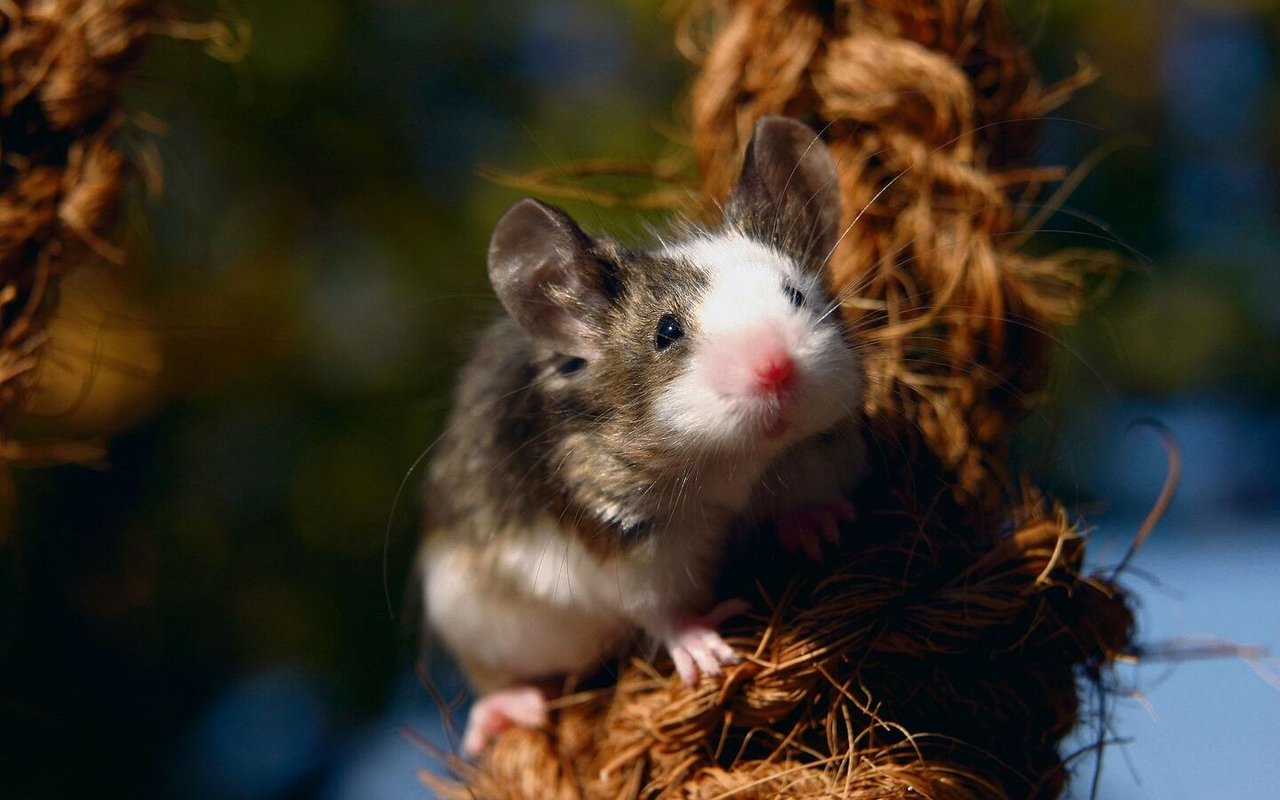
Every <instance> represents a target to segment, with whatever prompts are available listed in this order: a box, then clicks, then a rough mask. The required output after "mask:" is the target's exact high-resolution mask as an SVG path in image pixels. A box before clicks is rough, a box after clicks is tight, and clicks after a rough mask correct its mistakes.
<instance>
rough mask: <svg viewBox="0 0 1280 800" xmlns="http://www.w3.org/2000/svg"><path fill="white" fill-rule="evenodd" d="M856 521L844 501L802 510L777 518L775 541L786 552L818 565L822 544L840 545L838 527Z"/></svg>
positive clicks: (788, 512)
mask: <svg viewBox="0 0 1280 800" xmlns="http://www.w3.org/2000/svg"><path fill="white" fill-rule="evenodd" d="M855 519H857V510H856V509H855V508H854V507H853V504H852V503H850V502H849V501H848V500H845V499H844V498H838V499H836V500H832V501H831V502H829V503H824V504H822V505H817V506H802V507H800V508H794V509H791V510H790V511H787V512H784V513H783V514H780V515H779V516H778V519H777V522H776V523H775V524H776V527H777V531H778V538H779V540H781V542H782V546H783V547H785V548H786V549H787V552H789V553H792V554H793V555H799V554H801V553H803V554H804V556H805V557H806V558H808V559H809V560H810V561H814V562H819V561H822V544H823V542H825V543H827V544H830V545H835V546H837V547H838V546H839V545H840V523H841V522H853V521H854V520H855Z"/></svg>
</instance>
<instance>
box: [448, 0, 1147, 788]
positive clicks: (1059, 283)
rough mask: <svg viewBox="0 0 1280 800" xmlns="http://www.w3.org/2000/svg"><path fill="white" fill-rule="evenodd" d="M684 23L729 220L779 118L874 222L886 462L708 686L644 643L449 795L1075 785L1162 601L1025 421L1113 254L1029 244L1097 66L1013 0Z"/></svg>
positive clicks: (772, 564)
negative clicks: (1093, 562)
mask: <svg viewBox="0 0 1280 800" xmlns="http://www.w3.org/2000/svg"><path fill="white" fill-rule="evenodd" d="M680 42H681V44H682V46H683V47H684V49H685V51H686V52H687V53H688V54H689V55H690V56H691V57H692V58H693V59H694V60H695V62H696V63H697V64H698V65H699V73H698V75H697V77H696V79H695V83H694V86H693V91H692V96H691V129H692V137H691V138H692V146H693V150H694V153H695V155H696V159H697V163H698V167H699V173H700V176H701V184H700V187H699V188H700V197H701V198H702V199H703V200H704V201H705V203H704V208H705V209H708V210H709V212H708V213H712V214H713V213H714V208H715V207H716V206H715V204H716V202H717V201H720V200H722V199H723V198H724V197H725V195H726V194H727V192H728V190H729V188H730V186H731V184H732V183H733V180H734V178H735V176H736V174H737V172H738V170H739V165H740V159H741V152H740V151H741V149H742V148H743V147H744V146H745V143H746V141H747V139H748V138H749V135H750V132H751V129H752V127H753V125H754V123H755V121H756V120H757V119H758V118H759V117H760V116H762V115H764V114H788V115H791V116H794V117H798V118H800V119H803V120H806V121H807V122H809V123H810V124H812V125H813V126H814V127H815V129H817V130H820V131H821V132H822V135H823V138H824V139H825V140H826V141H827V143H828V144H829V146H830V147H831V149H832V151H833V154H834V155H835V157H836V160H837V163H838V164H839V166H840V172H841V191H842V194H843V198H844V223H845V224H846V225H847V226H849V233H848V235H847V236H846V237H845V238H844V240H843V242H842V243H841V245H840V247H839V249H838V250H837V252H836V254H835V257H834V258H833V259H832V261H831V265H830V266H831V279H832V282H833V284H834V285H835V287H836V288H837V289H840V290H842V291H843V292H844V293H845V294H846V295H847V296H848V300H847V302H846V304H845V307H844V310H845V313H846V315H847V317H848V319H849V322H850V324H851V325H852V326H853V328H854V329H855V330H856V331H857V335H858V336H859V338H860V339H861V340H862V342H863V343H864V347H863V351H864V359H865V360H866V366H867V370H868V373H869V385H870V389H869V394H868V396H867V399H866V411H867V417H868V419H869V420H870V422H871V427H872V428H873V430H874V439H875V442H874V446H873V447H872V452H873V453H874V454H875V455H873V459H872V460H873V464H874V468H875V473H876V477H875V478H874V479H873V480H872V481H870V482H869V483H868V485H866V486H864V487H862V488H861V489H860V496H859V497H858V498H856V499H857V504H858V506H859V508H860V509H862V510H863V512H862V513H863V516H862V518H861V519H860V520H859V521H858V522H857V523H856V524H854V525H852V526H850V527H849V528H848V529H847V530H846V531H845V538H844V541H845V543H846V544H845V547H844V548H843V549H842V551H841V552H840V553H839V554H837V555H835V556H833V557H831V558H829V559H828V561H827V562H826V563H824V564H822V565H821V566H819V567H814V566H812V565H801V564H799V563H797V562H796V561H794V560H789V559H788V558H786V557H785V556H784V555H783V554H781V553H779V552H777V551H776V548H775V547H774V546H773V545H771V544H769V543H768V537H767V535H766V536H764V537H763V538H762V542H763V543H762V544H760V546H759V548H757V549H755V550H753V551H752V552H744V553H739V554H735V555H734V556H732V557H731V559H730V564H731V566H730V568H729V570H728V572H729V574H727V575H726V576H725V579H724V582H725V585H724V587H723V591H724V593H725V594H726V595H730V594H738V595H741V596H745V597H748V598H749V599H752V600H753V601H754V604H755V609H756V611H755V613H754V615H751V616H749V617H748V618H746V619H744V620H742V621H740V622H738V623H737V624H731V625H729V626H727V632H728V634H729V635H730V637H731V641H732V642H733V643H734V644H735V646H736V647H737V648H738V650H739V652H742V653H744V654H749V656H748V657H747V658H746V659H745V660H744V662H743V663H742V664H740V665H738V666H737V667H734V668H732V669H730V670H729V671H728V674H727V675H726V676H724V677H723V678H721V679H716V680H710V679H704V680H703V681H702V682H701V683H700V684H699V685H698V686H696V687H686V686H683V685H681V683H680V681H679V680H678V679H677V678H676V677H675V676H673V675H672V670H671V667H670V664H668V663H665V662H664V661H662V660H658V661H655V662H653V663H652V664H651V663H649V662H648V661H646V660H645V659H643V658H640V657H633V658H630V659H628V660H627V661H626V662H624V663H623V664H621V665H620V666H619V670H618V674H617V676H616V682H612V681H608V680H606V682H605V683H606V684H607V685H603V686H593V687H592V688H587V689H582V688H580V687H568V690H569V694H567V695H566V696H565V697H564V698H562V699H561V700H559V701H558V703H557V708H558V711H557V713H556V714H555V715H554V719H553V724H552V726H551V728H550V729H549V730H546V731H528V730H515V731H510V732H508V733H506V734H504V735H503V736H502V737H500V738H499V740H498V741H497V742H496V743H495V745H494V746H493V747H492V748H491V749H490V751H489V752H488V753H486V755H485V756H484V757H483V758H482V760H481V761H480V762H479V763H476V764H467V763H463V762H460V761H457V760H454V761H453V762H452V766H453V769H454V770H455V772H456V775H455V777H454V778H452V779H443V778H439V777H432V776H427V777H426V779H427V781H428V783H429V784H430V785H431V786H432V787H433V788H434V790H435V791H437V792H438V793H439V794H440V795H441V796H442V797H450V798H454V797H456V798H464V797H466V798H535V797H536V798H547V797H554V798H566V799H567V798H579V797H609V798H613V797H686V798H727V797H748V798H751V797H759V798H765V797H800V798H827V797H851V798H864V797H865V798H871V797H875V798H893V797H909V796H910V797H917V796H918V797H928V798H948V799H949V798H979V797H981V798H1014V797H1053V796H1056V795H1057V794H1059V793H1060V792H1061V790H1062V788H1063V787H1064V785H1065V781H1066V778H1067V768H1066V766H1065V765H1064V761H1063V757H1062V755H1061V754H1060V752H1059V747H1060V744H1061V742H1062V739H1063V737H1064V736H1065V735H1066V734H1067V733H1068V732H1069V731H1070V730H1071V729H1072V728H1073V727H1074V726H1075V725H1076V723H1077V721H1078V708H1079V697H1078V693H1077V692H1078V689H1079V688H1080V686H1081V683H1082V681H1083V680H1084V679H1085V677H1086V676H1093V677H1096V676H1097V675H1098V674H1099V673H1100V671H1102V670H1104V669H1105V667H1106V665H1108V664H1109V663H1110V662H1111V661H1113V660H1114V659H1115V658H1116V657H1117V656H1119V655H1121V654H1122V653H1124V652H1125V651H1126V650H1127V649H1128V647H1129V643H1130V639H1131V636H1132V624H1133V619H1132V615H1131V614H1130V611H1129V608H1128V605H1127V603H1126V599H1125V597H1124V595H1123V594H1122V593H1121V592H1120V591H1119V590H1118V589H1117V588H1116V587H1115V586H1114V585H1113V584H1112V583H1111V582H1110V581H1109V580H1107V579H1103V578H1100V577H1095V578H1091V577H1087V576H1085V575H1083V574H1082V564H1083V557H1084V549H1085V539H1084V537H1083V536H1082V534H1081V532H1080V530H1079V529H1078V528H1077V527H1076V525H1075V524H1074V523H1073V522H1072V520H1071V519H1070V518H1069V517H1068V516H1067V515H1066V513H1065V512H1064V511H1063V510H1062V509H1061V508H1060V507H1059V506H1057V505H1055V504H1054V503H1052V502H1051V501H1049V500H1048V499H1046V498H1044V497H1042V496H1040V495H1039V494H1038V493H1036V492H1035V491H1034V490H1031V489H1029V488H1025V487H1024V488H1015V486H1014V483H1013V481H1012V479H1011V477H1010V476H1009V475H1008V474H1007V468H1006V463H1007V461H1006V446H1007V441H1008V437H1009V433H1010V427H1011V425H1012V424H1013V423H1015V422H1016V421H1017V420H1018V419H1019V418H1020V417H1021V416H1022V415H1023V413H1024V412H1025V410H1026V409H1027V407H1028V406H1029V405H1030V404H1032V403H1033V402H1034V401H1035V399H1036V396H1037V393H1038V392H1039V391H1040V390H1041V388H1042V383H1043V380H1044V371H1045V366H1046V363H1047V360H1048V356H1049V352H1050V349H1051V348H1050V338H1051V336H1052V332H1053V330H1054V329H1055V328H1057V327H1058V326H1061V325H1063V324H1066V323H1069V322H1071V321H1072V320H1073V319H1074V318H1075V316H1076V314H1077V313H1078V311H1079V309H1080V306H1081V304H1082V303H1083V301H1084V300H1085V295H1086V291H1087V289H1088V287H1089V286H1090V285H1091V279H1092V278H1093V277H1094V276H1095V275H1097V274H1098V273H1099V272H1102V271H1105V270H1107V269H1109V268H1110V267H1111V266H1112V262H1111V261H1110V259H1108V258H1107V257H1105V256H1099V255H1098V254H1094V253H1085V252H1065V253H1064V252H1059V253H1055V254H1052V255H1047V256H1036V255H1030V254H1028V253H1026V252H1023V251H1022V250H1020V248H1021V247H1022V245H1024V244H1025V241H1026V239H1027V238H1028V237H1029V235H1030V233H1031V232H1032V231H1034V229H1035V228H1036V227H1037V225H1038V224H1039V221H1040V217H1041V216H1043V215H1042V214H1040V213H1039V212H1037V211H1036V210H1035V209H1036V207H1035V206H1032V205H1030V204H1029V202H1028V201H1029V200H1030V199H1031V198H1033V197H1035V196H1036V194H1037V192H1038V191H1039V190H1040V189H1041V187H1042V186H1043V185H1044V184H1045V183H1047V182H1050V181H1054V180H1059V179H1061V178H1063V177H1064V174H1063V173H1062V172H1061V171H1059V170H1050V169H1042V168H1031V167H1028V166H1026V160H1027V158H1028V156H1029V154H1030V148H1031V146H1032V143H1033V142H1034V137H1035V133H1036V128H1037V125H1036V122H1035V120H1036V119H1037V118H1041V117H1043V116H1044V115H1045V114H1046V112H1048V111H1050V110H1051V109H1052V108H1054V107H1055V106H1057V105H1058V104H1060V103H1061V102H1062V101H1063V100H1065V99H1066V97H1067V96H1068V95H1069V94H1070V93H1071V90H1072V89H1073V88H1075V87H1077V86H1079V85H1082V84H1083V83H1086V82H1088V81H1089V80H1091V79H1092V76H1091V75H1090V74H1089V73H1088V72H1087V70H1085V71H1082V72H1081V73H1080V74H1077V75H1076V76H1075V77H1073V78H1071V79H1069V80H1068V81H1067V82H1065V83H1063V84H1060V85H1058V86H1055V87H1046V86H1045V85H1044V84H1043V83H1042V82H1041V81H1040V80H1039V78H1038V77H1037V74H1036V71H1035V69H1034V68H1033V65H1032V63H1031V60H1030V58H1029V56H1028V54H1027V52H1026V50H1025V48H1024V47H1023V46H1022V45H1021V43H1020V42H1019V40H1018V38H1017V35H1016V32H1015V31H1014V29H1013V26H1012V25H1011V24H1010V22H1009V20H1008V18H1007V16H1006V14H1005V12H1004V9H1003V7H1002V6H1001V4H1000V3H999V2H992V1H990V0H928V1H927V2H926V0H859V1H858V2H854V1H853V0H846V1H845V2H825V3H823V2H813V1H812V0H808V1H804V0H734V1H733V2H729V1H727V0H726V1H725V2H712V1H711V0H706V1H704V2H698V3H695V4H694V5H693V7H692V8H691V9H689V10H688V12H687V13H686V15H685V16H684V18H683V21H682V24H681V27H680Z"/></svg>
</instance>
